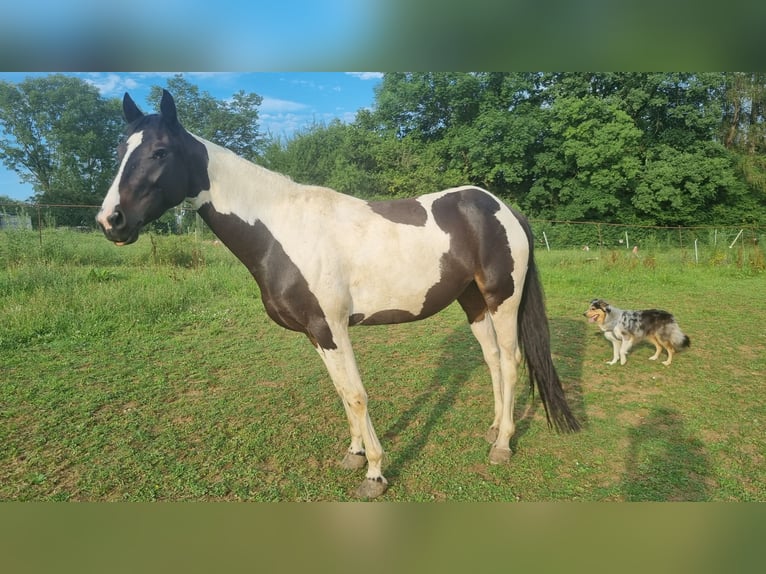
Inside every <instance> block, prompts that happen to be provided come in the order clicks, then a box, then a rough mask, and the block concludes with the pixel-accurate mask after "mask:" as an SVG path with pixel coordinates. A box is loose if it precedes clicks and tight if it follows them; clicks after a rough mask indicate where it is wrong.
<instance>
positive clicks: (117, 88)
mask: <svg viewBox="0 0 766 574" xmlns="http://www.w3.org/2000/svg"><path fill="white" fill-rule="evenodd" d="M85 81H86V82H88V83H89V84H91V85H92V86H95V87H96V88H97V89H98V91H99V92H101V95H102V96H114V95H121V94H122V93H123V92H126V91H130V90H133V89H135V88H137V87H138V85H139V84H138V82H136V81H135V80H133V79H132V78H128V77H125V76H120V75H119V74H93V75H92V76H91V77H90V78H85Z"/></svg>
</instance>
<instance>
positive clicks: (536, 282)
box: [516, 213, 580, 432]
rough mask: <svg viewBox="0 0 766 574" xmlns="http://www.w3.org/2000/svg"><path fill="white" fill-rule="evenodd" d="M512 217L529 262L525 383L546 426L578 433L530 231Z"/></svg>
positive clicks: (523, 316) (522, 331)
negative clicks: (555, 354) (523, 239)
mask: <svg viewBox="0 0 766 574" xmlns="http://www.w3.org/2000/svg"><path fill="white" fill-rule="evenodd" d="M516 217H518V219H519V221H520V222H521V225H522V227H523V228H524V232H525V233H526V235H527V239H528V240H529V261H528V264H527V265H528V266H527V276H526V279H525V281H524V288H523V290H522V294H521V305H520V307H519V324H518V330H519V341H520V344H521V350H522V352H523V353H524V358H525V360H526V363H527V371H528V372H529V384H530V385H531V387H532V389H533V390H534V387H535V386H537V390H538V392H539V393H540V398H541V400H542V403H543V407H544V408H545V416H546V417H547V419H548V424H549V425H551V424H552V425H553V426H554V427H555V428H556V430H557V431H558V432H574V431H577V430H580V423H579V422H577V419H576V418H575V417H574V415H573V414H572V411H571V410H570V409H569V404H568V403H567V400H566V397H565V396H564V389H563V388H562V386H561V381H560V380H559V376H558V373H557V372H556V367H555V366H554V365H553V358H552V357H551V342H550V332H549V330H548V317H547V316H546V312H545V299H544V295H543V288H542V285H541V284H540V277H539V276H538V273H537V267H536V265H535V258H534V240H533V238H532V230H531V229H530V227H529V223H528V222H527V221H526V219H525V218H524V217H523V216H520V215H519V214H518V213H517V214H516Z"/></svg>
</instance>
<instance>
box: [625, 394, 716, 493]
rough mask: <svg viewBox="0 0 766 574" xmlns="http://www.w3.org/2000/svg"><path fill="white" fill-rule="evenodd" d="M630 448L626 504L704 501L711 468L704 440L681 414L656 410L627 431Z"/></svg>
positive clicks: (626, 476) (627, 462) (661, 408)
mask: <svg viewBox="0 0 766 574" xmlns="http://www.w3.org/2000/svg"><path fill="white" fill-rule="evenodd" d="M628 437H629V439H630V446H629V448H628V456H627V461H626V464H625V474H624V475H623V478H622V483H621V488H622V491H623V494H624V495H625V500H627V501H690V502H693V501H697V502H699V501H705V500H708V499H709V484H708V477H709V475H710V465H709V461H708V458H707V454H706V452H705V449H704V445H703V443H702V441H700V440H699V439H697V438H695V437H693V436H691V435H689V434H688V433H687V432H686V430H685V429H684V422H683V418H682V417H681V415H680V414H679V413H678V412H677V411H675V410H672V409H668V408H665V407H655V408H654V409H653V410H652V412H651V413H650V414H649V416H648V417H646V419H644V420H643V421H641V423H639V424H638V425H636V426H635V427H634V428H632V429H630V430H629V431H628Z"/></svg>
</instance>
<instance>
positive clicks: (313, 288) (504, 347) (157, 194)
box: [96, 90, 580, 499]
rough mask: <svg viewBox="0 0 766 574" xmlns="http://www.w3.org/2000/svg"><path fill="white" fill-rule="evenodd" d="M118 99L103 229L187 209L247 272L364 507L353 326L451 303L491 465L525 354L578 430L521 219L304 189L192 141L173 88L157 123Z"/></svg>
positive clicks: (460, 205) (469, 193)
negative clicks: (341, 426)
mask: <svg viewBox="0 0 766 574" xmlns="http://www.w3.org/2000/svg"><path fill="white" fill-rule="evenodd" d="M122 103H123V105H122V107H123V114H124V116H125V120H126V121H127V124H128V125H127V128H126V131H125V134H124V138H123V140H122V142H121V143H120V145H119V147H118V154H117V158H118V162H119V168H118V171H117V174H116V176H115V178H114V181H113V183H112V184H111V186H110V187H109V189H108V191H107V193H106V196H105V198H104V201H103V204H102V206H101V209H100V211H99V212H98V215H97V216H96V221H97V223H98V225H99V226H100V228H101V230H102V231H103V233H104V235H105V236H106V238H107V239H109V240H110V241H112V242H113V243H115V244H116V245H118V246H122V245H128V244H130V243H133V242H135V241H136V240H137V239H138V236H139V233H140V231H141V229H142V227H143V226H145V225H146V224H147V223H149V222H151V221H153V220H155V219H157V218H158V217H160V216H161V215H162V214H163V213H165V212H166V211H167V210H168V209H171V208H172V207H175V206H177V205H179V204H181V203H182V202H184V201H187V202H190V203H191V205H192V206H193V207H194V208H195V209H196V210H197V212H198V213H199V215H200V216H201V217H202V219H203V220H204V221H205V222H206V224H207V225H208V226H209V227H210V229H211V230H212V231H213V233H214V234H215V235H216V236H217V237H218V238H219V239H220V241H221V242H222V243H224V244H225V245H226V246H227V247H228V248H229V249H230V250H231V251H232V252H233V254H234V255H235V256H236V257H237V258H238V259H239V260H240V261H241V262H242V263H243V264H244V265H245V266H246V267H247V269H248V270H249V271H250V273H251V274H252V276H253V278H254V279H255V281H256V282H257V284H258V287H259V289H260V294H261V298H262V301H263V305H264V307H265V310H266V313H267V314H268V316H269V317H270V318H271V319H272V320H273V321H274V322H276V323H277V324H278V325H280V326H282V327H284V328H286V329H290V330H293V331H297V332H300V333H303V334H304V335H306V337H308V339H309V341H310V342H311V343H312V345H313V346H314V348H315V349H316V351H317V352H318V353H319V355H320V357H321V358H322V360H323V361H324V364H325V366H326V368H327V371H328V373H329V375H330V378H331V379H332V382H333V384H334V386H335V389H336V391H337V393H338V395H339V396H340V398H341V401H342V403H343V407H344V409H345V413H346V417H347V419H348V423H349V427H350V431H351V442H350V445H349V447H348V450H347V451H346V453H345V456H344V457H343V459H342V461H341V463H340V464H341V466H342V467H344V468H346V469H349V470H361V469H363V468H364V466H365V465H366V466H367V472H366V477H365V479H364V480H363V481H362V483H361V485H360V486H359V487H358V488H357V489H356V491H355V495H356V496H357V497H359V498H364V499H372V498H375V497H377V496H380V495H381V494H383V493H384V492H385V491H386V489H387V487H388V481H387V479H386V478H385V477H384V476H383V472H382V468H381V466H382V461H383V448H382V446H381V444H380V441H379V440H378V437H377V435H376V433H375V428H374V427H373V424H372V421H371V418H370V414H369V411H368V395H367V392H366V390H365V387H364V385H363V384H362V380H361V377H360V374H359V370H358V367H357V363H356V359H355V357H354V352H353V349H352V347H351V340H350V338H349V327H351V326H356V325H383V324H394V323H403V322H409V321H417V320H421V319H425V318H426V317H429V316H431V315H433V314H435V313H437V312H439V311H441V310H442V309H444V308H445V307H447V306H448V305H450V304H451V303H453V302H454V301H457V302H458V303H459V305H460V306H461V307H462V309H463V311H464V312H465V315H466V318H467V320H468V323H469V325H470V328H471V331H472V332H473V335H474V336H475V337H476V339H477V340H478V342H479V345H480V347H481V350H482V354H483V357H484V360H485V362H486V363H487V366H488V367H489V372H490V378H491V381H492V389H493V394H494V419H493V421H492V424H491V425H490V427H489V430H488V431H487V436H486V438H487V440H488V441H489V442H490V443H492V446H491V448H490V452H489V461H490V463H492V464H500V463H505V462H507V461H509V460H510V458H511V449H510V439H511V437H512V435H513V434H514V432H515V424H514V420H513V409H514V396H515V385H516V382H517V378H518V371H519V368H520V365H521V363H522V353H523V358H524V360H525V362H526V365H527V372H528V376H529V379H530V386H531V389H532V391H533V392H534V388H535V386H536V387H537V389H538V393H539V395H540V397H541V401H542V404H543V406H544V408H545V414H546V418H547V422H548V426H549V427H555V429H556V431H558V432H573V431H576V430H578V429H579V428H580V425H579V423H578V421H577V419H576V418H575V416H574V415H573V414H572V412H571V410H570V408H569V405H568V403H567V400H566V396H565V393H564V390H563V387H562V385H561V382H560V380H559V377H558V374H557V372H556V369H555V367H554V365H553V361H552V357H551V351H550V336H549V329H548V319H547V316H546V311H545V304H544V298H543V290H542V286H541V283H540V280H539V277H538V272H537V268H536V265H535V260H534V240H533V237H532V232H531V229H530V226H529V223H528V222H527V220H526V219H525V218H524V217H523V216H522V215H521V214H519V213H517V212H516V211H515V210H514V209H512V208H510V207H508V206H507V205H505V204H504V203H503V202H502V201H500V200H499V199H498V198H497V197H495V196H494V195H492V194H491V193H489V192H488V191H486V190H484V189H481V188H479V187H475V186H462V187H454V188H450V189H445V190H443V191H438V192H434V193H430V194H426V195H422V196H419V197H414V198H405V199H393V200H389V201H366V200H364V199H360V198H356V197H353V196H351V195H346V194H342V193H339V192H336V191H333V190H331V189H328V188H325V187H319V186H314V185H305V184H300V183H297V182H294V181H293V180H292V179H290V178H289V177H287V176H284V175H281V174H278V173H276V172H273V171H270V170H267V169H265V168H263V167H261V166H258V165H256V164H254V163H251V162H249V161H247V160H245V159H244V158H242V157H240V156H238V155H237V154H235V153H234V152H231V151H229V150H227V149H225V148H223V147H220V146H218V145H216V144H214V143H212V142H210V141H207V140H205V139H203V138H201V137H198V136H196V135H194V134H192V133H190V132H188V131H187V130H186V129H184V127H183V126H182V125H181V123H180V121H179V119H178V114H177V110H176V105H175V101H174V100H173V97H172V96H171V95H170V93H168V92H167V91H166V90H165V91H163V94H162V99H161V102H160V111H159V113H156V114H144V113H143V112H142V111H141V110H140V109H139V108H138V106H137V105H136V104H135V102H134V101H133V100H132V99H131V97H130V95H129V94H128V93H125V95H124V97H123V102H122Z"/></svg>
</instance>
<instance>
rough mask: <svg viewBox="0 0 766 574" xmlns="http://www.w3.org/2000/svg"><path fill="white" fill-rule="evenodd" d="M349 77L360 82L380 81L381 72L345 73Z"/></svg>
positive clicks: (381, 77)
mask: <svg viewBox="0 0 766 574" xmlns="http://www.w3.org/2000/svg"><path fill="white" fill-rule="evenodd" d="M346 73H347V74H348V75H349V76H354V77H355V78H359V79H360V80H382V79H383V72H346Z"/></svg>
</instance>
